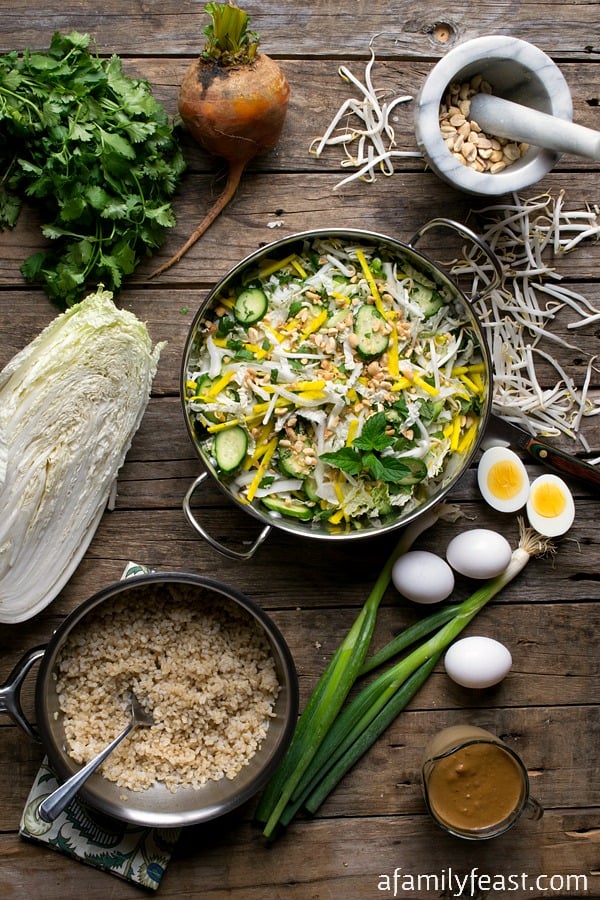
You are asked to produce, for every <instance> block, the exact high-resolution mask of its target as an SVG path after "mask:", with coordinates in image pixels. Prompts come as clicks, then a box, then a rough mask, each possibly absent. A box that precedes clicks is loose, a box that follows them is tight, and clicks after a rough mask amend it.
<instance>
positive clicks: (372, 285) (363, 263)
mask: <svg viewBox="0 0 600 900" xmlns="http://www.w3.org/2000/svg"><path fill="white" fill-rule="evenodd" d="M356 258H357V259H358V261H359V263H360V267H361V269H362V270H363V275H364V276H365V278H366V279H367V284H368V285H369V290H370V291H371V295H372V297H373V300H374V301H375V306H376V307H377V311H378V312H379V314H380V315H381V316H383V318H384V319H386V320H387V319H388V311H387V310H386V308H385V306H384V305H383V303H382V300H381V294H380V293H379V288H378V287H377V284H376V282H375V279H374V277H373V273H372V272H371V269H370V268H369V264H368V262H367V260H366V257H365V254H364V253H363V251H362V250H360V249H358V250H357V251H356Z"/></svg>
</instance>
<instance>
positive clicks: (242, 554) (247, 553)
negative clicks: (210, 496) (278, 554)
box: [183, 472, 271, 559]
mask: <svg viewBox="0 0 600 900" xmlns="http://www.w3.org/2000/svg"><path fill="white" fill-rule="evenodd" d="M207 477H208V472H202V474H201V475H199V476H198V478H196V480H195V481H194V482H193V483H192V485H191V486H190V487H189V489H188V491H187V493H186V495H185V497H184V498H183V511H184V513H185V517H186V519H187V520H188V522H189V523H190V525H191V526H192V528H194V529H195V530H196V531H197V532H198V534H199V535H200V536H201V537H203V538H204V540H205V541H206V542H207V543H209V544H210V546H211V547H213V548H214V549H215V550H217V551H218V552H219V553H222V554H223V556H227V557H229V559H250V558H251V557H252V556H254V554H255V553H256V551H257V550H258V548H259V547H260V545H261V544H262V543H263V541H264V540H265V539H266V538H267V537H268V535H269V534H270V532H271V526H270V525H265V527H264V528H263V530H262V531H261V532H260V534H259V535H258V537H257V539H256V540H255V541H254V543H253V544H252V546H251V547H250V549H249V550H244V551H242V550H232V549H231V547H226V546H225V545H224V544H221V543H219V541H217V540H215V538H213V537H212V536H211V535H210V534H209V533H208V532H207V531H206V530H205V529H204V527H203V526H202V525H201V524H200V522H199V521H198V520H197V518H196V517H195V515H194V513H193V512H192V508H191V502H192V497H193V495H194V493H195V492H196V489H197V488H199V487H200V485H201V484H202V482H203V481H204V479H205V478H207Z"/></svg>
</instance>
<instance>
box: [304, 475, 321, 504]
mask: <svg viewBox="0 0 600 900" xmlns="http://www.w3.org/2000/svg"><path fill="white" fill-rule="evenodd" d="M303 487H304V493H305V494H306V496H307V497H308V499H309V500H312V502H313V503H318V502H319V500H320V499H321V498H320V497H319V495H318V493H317V481H316V479H315V478H313V477H312V475H309V477H308V478H305V479H304V485H303Z"/></svg>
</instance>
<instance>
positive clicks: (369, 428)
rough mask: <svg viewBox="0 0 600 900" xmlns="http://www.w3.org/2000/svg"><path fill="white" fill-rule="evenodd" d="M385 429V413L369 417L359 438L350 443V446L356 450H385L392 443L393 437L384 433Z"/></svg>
mask: <svg viewBox="0 0 600 900" xmlns="http://www.w3.org/2000/svg"><path fill="white" fill-rule="evenodd" d="M386 428H387V419H386V417H385V413H382V412H378V413H375V415H373V416H369V418H368V419H367V420H366V421H365V423H364V425H363V427H362V431H361V433H360V434H359V436H358V437H356V438H354V440H353V441H352V446H353V447H356V449H357V450H385V448H386V447H389V446H390V444H391V443H392V441H393V437H392V436H391V435H388V434H386V433H385V430H386Z"/></svg>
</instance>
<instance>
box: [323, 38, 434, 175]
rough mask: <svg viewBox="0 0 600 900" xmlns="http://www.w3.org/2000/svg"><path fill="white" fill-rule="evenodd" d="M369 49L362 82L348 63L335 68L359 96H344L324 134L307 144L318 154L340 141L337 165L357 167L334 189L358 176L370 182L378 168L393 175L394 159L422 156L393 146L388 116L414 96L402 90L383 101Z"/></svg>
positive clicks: (393, 133)
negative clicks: (342, 157) (340, 150)
mask: <svg viewBox="0 0 600 900" xmlns="http://www.w3.org/2000/svg"><path fill="white" fill-rule="evenodd" d="M370 51H371V59H370V60H369V62H368V63H367V65H366V67H365V74H364V82H361V81H360V80H359V79H358V78H357V77H356V76H355V75H353V74H352V72H351V71H350V69H349V68H348V67H347V66H340V68H339V69H338V73H339V75H340V77H341V78H342V79H343V80H344V81H346V82H348V83H349V84H352V85H354V87H355V88H356V89H357V90H358V92H359V95H360V97H359V98H358V99H357V98H355V97H350V98H349V99H347V100H345V101H344V102H343V103H342V105H341V106H340V108H339V109H338V111H337V113H336V114H335V115H334V117H333V119H332V120H331V123H330V124H329V127H328V128H327V130H326V132H325V134H324V135H323V136H322V137H320V138H316V139H315V140H314V141H313V142H312V144H311V145H310V148H309V152H310V153H312V154H314V155H315V156H321V154H322V153H323V151H324V150H325V148H326V147H332V146H339V145H341V146H342V147H343V149H344V153H345V157H344V159H342V161H341V163H340V165H341V166H342V168H353V169H356V171H355V172H353V173H352V174H351V175H348V176H347V178H344V179H342V181H339V182H338V183H337V184H336V185H335V188H334V190H337V189H338V188H341V187H343V185H345V184H348V183H349V182H351V181H355V180H357V179H359V178H360V179H362V180H363V181H367V182H373V181H375V177H376V176H375V173H376V171H377V170H379V171H380V172H381V173H382V174H383V175H387V176H389V175H393V174H394V163H393V160H394V159H400V158H406V157H414V158H417V159H420V158H421V157H422V154H421V153H420V152H419V151H417V150H398V149H396V146H397V145H396V135H395V132H394V128H393V126H392V123H391V121H390V116H391V114H392V112H393V110H394V109H395V108H396V107H397V106H399V105H400V104H401V103H408V102H410V101H411V100H412V99H413V98H412V96H410V95H409V94H404V95H399V96H396V97H393V98H392V99H391V100H383V101H382V91H380V90H379V89H376V88H375V87H374V86H373V77H372V70H373V65H374V63H375V51H374V50H373V48H372V47H370ZM340 123H343V124H340Z"/></svg>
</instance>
